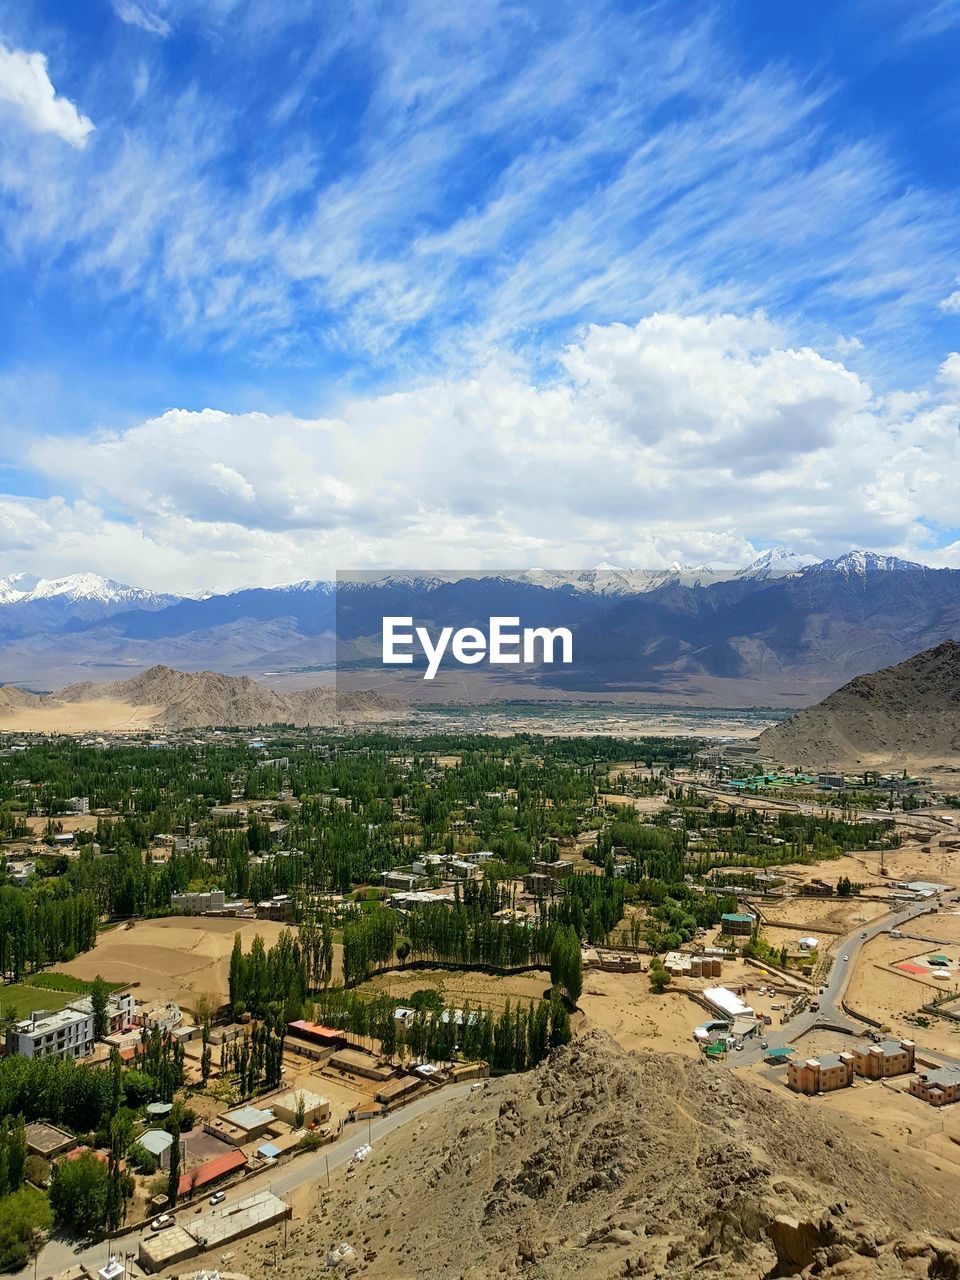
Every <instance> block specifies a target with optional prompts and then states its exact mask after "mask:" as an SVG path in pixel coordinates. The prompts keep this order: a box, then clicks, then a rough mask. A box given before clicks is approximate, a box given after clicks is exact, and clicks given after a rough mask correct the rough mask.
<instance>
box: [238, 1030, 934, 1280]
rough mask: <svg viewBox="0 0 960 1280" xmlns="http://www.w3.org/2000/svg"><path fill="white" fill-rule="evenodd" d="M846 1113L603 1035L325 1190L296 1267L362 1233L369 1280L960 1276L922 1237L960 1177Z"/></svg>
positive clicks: (446, 1117)
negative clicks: (897, 1149) (895, 1149)
mask: <svg viewBox="0 0 960 1280" xmlns="http://www.w3.org/2000/svg"><path fill="white" fill-rule="evenodd" d="M878 1087H879V1086H878ZM843 1124H844V1122H843V1121H842V1119H839V1118H838V1117H837V1115H836V1113H833V1114H832V1115H831V1114H825V1113H824V1112H823V1111H822V1110H820V1109H819V1108H818V1106H817V1105H816V1103H810V1102H809V1101H806V1100H803V1101H799V1100H797V1101H795V1100H794V1099H792V1098H785V1097H784V1098H781V1097H773V1096H772V1095H771V1094H770V1093H769V1092H768V1091H767V1090H766V1089H763V1088H759V1087H758V1086H756V1085H754V1084H752V1083H750V1082H747V1081H743V1080H741V1079H740V1078H738V1077H737V1076H736V1075H734V1074H733V1073H732V1072H729V1071H726V1070H724V1069H722V1068H716V1067H714V1066H712V1065H710V1064H708V1063H707V1062H706V1061H705V1060H691V1059H686V1058H680V1057H677V1056H673V1055H654V1054H645V1055H635V1054H624V1053H623V1052H621V1051H620V1050H619V1049H618V1048H617V1047H616V1046H615V1045H614V1044H613V1042H612V1041H611V1040H609V1039H608V1038H607V1037H606V1036H604V1035H602V1034H600V1033H598V1032H592V1033H590V1034H589V1035H587V1036H586V1037H584V1038H583V1039H582V1040H580V1041H578V1042H575V1043H574V1044H573V1045H571V1046H569V1047H568V1048H566V1049H563V1050H559V1051H556V1052H555V1053H554V1054H553V1055H552V1056H551V1057H550V1058H549V1059H548V1060H547V1061H546V1062H544V1063H543V1064H541V1066H540V1067H539V1068H537V1069H536V1070H535V1071H532V1072H530V1073H529V1074H526V1075H522V1076H513V1077H506V1078H504V1079H502V1080H498V1081H494V1082H491V1083H490V1084H489V1086H488V1087H487V1088H486V1089H483V1090H480V1091H478V1092H475V1093H470V1094H468V1095H467V1096H466V1097H465V1098H464V1099H462V1100H460V1101H458V1102H455V1103H449V1104H447V1105H445V1106H440V1107H438V1108H437V1109H436V1110H435V1111H433V1112H430V1113H428V1114H427V1116H426V1117H425V1118H424V1119H423V1120H422V1121H420V1122H418V1123H417V1124H416V1125H411V1126H409V1127H408V1128H403V1129H400V1130H399V1131H398V1132H397V1133H395V1134H393V1135H392V1136H391V1137H390V1138H389V1139H388V1140H386V1141H384V1142H382V1143H379V1144H377V1146H376V1148H375V1150H374V1152H373V1154H372V1155H371V1156H370V1157H369V1159H368V1160H367V1161H365V1162H364V1163H363V1164H362V1165H360V1166H359V1168H358V1172H357V1174H356V1177H355V1178H354V1179H353V1180H352V1181H351V1182H348V1183H346V1184H341V1185H340V1187H339V1188H335V1189H334V1190H333V1191H331V1192H328V1191H325V1190H324V1191H323V1193H322V1197H321V1206H322V1207H321V1208H320V1211H319V1213H318V1212H317V1199H315V1198H314V1197H315V1196H316V1192H315V1191H311V1203H310V1206H309V1209H310V1211H309V1213H307V1214H306V1216H305V1221H304V1222H303V1225H301V1226H299V1227H296V1228H295V1230H294V1234H293V1238H292V1240H291V1247H290V1249H289V1252H288V1256H287V1258H286V1260H285V1261H284V1264H283V1265H284V1267H285V1269H286V1271H287V1274H288V1277H289V1280H311V1278H312V1277H315V1276H316V1275H317V1274H318V1272H322V1268H323V1259H324V1257H325V1255H326V1254H327V1252H328V1250H330V1249H332V1248H335V1247H336V1246H337V1245H338V1244H339V1243H340V1242H341V1241H349V1242H350V1243H351V1244H352V1245H353V1246H354V1248H355V1250H356V1251H357V1253H358V1255H359V1259H358V1260H359V1261H360V1263H361V1268H362V1274H363V1275H364V1276H367V1277H370V1280H400V1278H401V1277H412V1276H416V1277H420V1278H421V1280H487V1278H488V1277H490V1276H497V1275H518V1276H520V1275H522V1276H524V1277H526V1278H527V1280H574V1278H576V1280H613V1278H614V1277H617V1278H619V1277H637V1278H639V1277H644V1278H645V1280H654V1277H657V1278H662V1280H693V1278H694V1277H702V1276H714V1277H723V1280H747V1277H750V1280H759V1277H763V1276H792V1275H796V1274H798V1273H799V1272H800V1271H801V1270H802V1269H803V1268H805V1267H807V1266H810V1265H811V1264H816V1270H815V1271H814V1270H813V1269H811V1270H810V1271H809V1272H808V1271H806V1270H804V1271H803V1274H804V1276H807V1275H814V1274H815V1275H817V1276H822V1277H826V1278H827V1280H839V1278H840V1277H841V1276H844V1277H846V1278H847V1280H860V1278H861V1277H863V1278H865V1277H877V1278H878V1280H879V1278H882V1277H891V1278H892V1277H903V1276H915V1277H917V1276H929V1277H934V1276H942V1277H946V1276H953V1277H957V1276H958V1275H960V1270H957V1268H958V1267H960V1252H957V1249H958V1246H957V1245H956V1244H955V1243H954V1242H953V1241H952V1240H943V1241H941V1243H934V1241H933V1240H932V1239H931V1238H930V1237H925V1236H920V1235H918V1234H917V1233H919V1232H921V1231H923V1232H931V1233H932V1234H933V1236H936V1237H938V1238H939V1237H941V1236H942V1235H943V1233H946V1232H948V1231H949V1230H951V1229H952V1228H953V1227H955V1226H956V1211H955V1209H956V1199H955V1197H956V1194H957V1186H956V1183H957V1179H956V1178H955V1177H951V1176H948V1175H946V1174H942V1173H940V1174H938V1173H935V1172H934V1171H933V1170H932V1169H931V1170H930V1171H929V1172H928V1171H927V1168H926V1167H925V1166H919V1165H917V1166H916V1167H919V1168H920V1169H921V1172H919V1173H918V1172H915V1171H911V1170H910V1168H909V1166H908V1165H907V1164H906V1163H905V1156H904V1155H903V1154H900V1155H895V1154H894V1153H892V1152H891V1151H890V1149H889V1147H887V1148H883V1147H882V1146H881V1143H880V1142H879V1141H878V1140H876V1139H874V1138H872V1137H871V1136H870V1135H869V1134H862V1135H858V1134H857V1131H856V1130H853V1129H852V1128H851V1129H849V1130H848V1129H846V1128H843V1127H841V1126H842V1125H843ZM360 1136H361V1135H358V1141H359V1140H360ZM914 1155H915V1153H914ZM297 1216H299V1215H297ZM247 1248H248V1249H249V1250H250V1251H251V1252H250V1253H249V1255H247V1254H246V1253H244V1255H243V1256H242V1257H241V1258H238V1263H237V1265H238V1266H240V1265H241V1263H243V1264H244V1265H243V1270H245V1271H248V1272H250V1273H251V1274H254V1272H252V1271H251V1267H252V1266H257V1267H259V1266H260V1265H262V1261H263V1245H262V1243H260V1244H259V1246H258V1245H257V1244H256V1243H255V1242H251V1243H250V1244H249V1245H248V1246H247ZM246 1264H249V1265H246ZM951 1266H952V1267H953V1269H952V1270H950V1269H949V1267H951ZM263 1274H265V1273H263ZM336 1274H339V1272H337V1273H336Z"/></svg>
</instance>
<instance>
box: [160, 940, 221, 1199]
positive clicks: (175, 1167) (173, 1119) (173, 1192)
mask: <svg viewBox="0 0 960 1280" xmlns="http://www.w3.org/2000/svg"><path fill="white" fill-rule="evenodd" d="M238 937H239V935H238ZM180 1121H181V1112H180V1104H179V1103H176V1104H175V1105H174V1108H173V1111H171V1113H170V1135H171V1137H172V1138H173V1142H172V1143H171V1144H170V1168H169V1172H168V1175H167V1202H168V1203H169V1205H170V1207H171V1208H173V1206H174V1205H175V1204H176V1203H177V1197H178V1196H179V1194H180Z"/></svg>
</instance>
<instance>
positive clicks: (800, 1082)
mask: <svg viewBox="0 0 960 1280" xmlns="http://www.w3.org/2000/svg"><path fill="white" fill-rule="evenodd" d="M853 1076H854V1056H853V1054H852V1053H847V1052H843V1053H821V1055H820V1057H819V1058H806V1059H805V1060H803V1061H800V1062H791V1063H789V1064H788V1066H787V1084H788V1085H789V1086H790V1088H791V1089H793V1091H794V1092H795V1093H806V1094H814V1093H832V1092H833V1091H834V1090H835V1089H844V1088H846V1087H847V1086H848V1085H851V1084H853Z"/></svg>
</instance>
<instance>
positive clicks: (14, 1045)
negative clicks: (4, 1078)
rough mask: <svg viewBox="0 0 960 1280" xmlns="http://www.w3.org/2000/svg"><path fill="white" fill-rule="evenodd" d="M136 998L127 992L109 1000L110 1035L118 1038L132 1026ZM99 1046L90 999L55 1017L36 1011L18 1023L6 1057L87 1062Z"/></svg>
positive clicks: (82, 999) (73, 1003) (10, 1036)
mask: <svg viewBox="0 0 960 1280" xmlns="http://www.w3.org/2000/svg"><path fill="white" fill-rule="evenodd" d="M133 1017H134V1006H133V996H132V995H130V994H129V993H128V992H124V993H123V994H122V995H113V996H110V998H109V1000H108V1002H107V1032H108V1034H111V1035H112V1034H115V1033H116V1032H118V1031H121V1030H123V1029H124V1028H126V1027H130V1026H132V1025H133ZM95 1043H96V1041H95V1038H94V1034H93V1008H92V1004H91V1001H90V997H89V996H81V997H80V998H79V999H78V1000H75V1001H71V1003H70V1004H68V1005H67V1006H66V1008H64V1009H59V1010H58V1011H57V1012H56V1013H47V1012H45V1011H44V1010H43V1009H37V1010H35V1011H34V1012H33V1013H32V1014H31V1015H30V1017H29V1018H24V1019H22V1020H21V1021H20V1022H15V1023H14V1024H13V1025H12V1026H11V1027H10V1028H9V1029H8V1031H7V1053H22V1054H23V1055H24V1057H26V1058H49V1057H57V1058H68V1059H75V1058H86V1057H88V1056H89V1055H90V1054H91V1053H92V1052H93V1046H94V1044H95Z"/></svg>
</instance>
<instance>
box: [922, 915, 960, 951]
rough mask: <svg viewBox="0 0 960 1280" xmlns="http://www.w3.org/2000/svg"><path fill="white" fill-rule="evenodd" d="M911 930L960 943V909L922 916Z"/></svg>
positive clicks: (929, 936) (944, 940) (924, 935)
mask: <svg viewBox="0 0 960 1280" xmlns="http://www.w3.org/2000/svg"><path fill="white" fill-rule="evenodd" d="M910 932H911V933H916V934H921V935H922V936H923V937H925V938H939V939H940V941H941V942H945V943H948V944H949V943H953V944H954V945H957V944H958V943H960V911H935V912H934V913H933V914H932V915H929V916H921V917H920V918H919V920H915V921H914V922H913V924H912V925H911V926H910Z"/></svg>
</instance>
